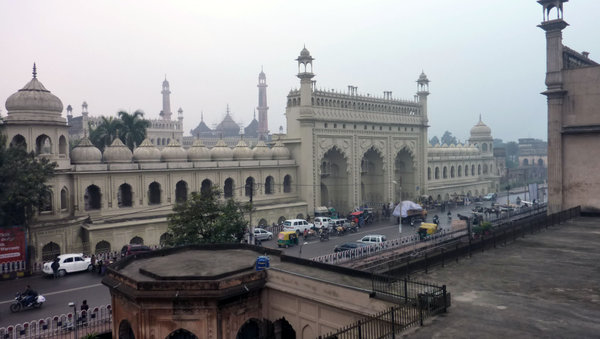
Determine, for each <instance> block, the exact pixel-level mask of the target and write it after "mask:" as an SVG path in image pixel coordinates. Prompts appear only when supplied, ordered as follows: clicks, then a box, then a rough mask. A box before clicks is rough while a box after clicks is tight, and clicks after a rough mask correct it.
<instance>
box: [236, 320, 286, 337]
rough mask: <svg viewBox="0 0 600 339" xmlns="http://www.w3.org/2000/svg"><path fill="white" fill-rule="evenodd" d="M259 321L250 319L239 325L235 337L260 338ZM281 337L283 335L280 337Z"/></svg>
mask: <svg viewBox="0 0 600 339" xmlns="http://www.w3.org/2000/svg"><path fill="white" fill-rule="evenodd" d="M260 327H261V326H260V324H259V321H258V320H256V319H250V320H248V321H246V322H245V323H244V324H243V325H242V327H240V329H239V331H238V333H237V335H236V337H235V338H236V339H254V338H261V335H260V334H261V333H260V332H261V331H260ZM282 338H283V337H282Z"/></svg>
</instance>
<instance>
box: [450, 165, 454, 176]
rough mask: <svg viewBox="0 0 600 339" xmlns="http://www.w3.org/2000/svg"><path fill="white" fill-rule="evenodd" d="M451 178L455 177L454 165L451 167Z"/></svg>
mask: <svg viewBox="0 0 600 339" xmlns="http://www.w3.org/2000/svg"><path fill="white" fill-rule="evenodd" d="M450 178H454V166H452V167H450Z"/></svg>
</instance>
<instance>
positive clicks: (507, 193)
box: [506, 185, 510, 205]
mask: <svg viewBox="0 0 600 339" xmlns="http://www.w3.org/2000/svg"><path fill="white" fill-rule="evenodd" d="M506 204H507V205H509V204H510V185H506Z"/></svg>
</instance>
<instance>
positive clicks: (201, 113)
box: [200, 111, 204, 122]
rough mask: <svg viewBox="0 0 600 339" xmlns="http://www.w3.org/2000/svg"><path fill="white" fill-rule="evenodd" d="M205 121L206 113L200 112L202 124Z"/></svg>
mask: <svg viewBox="0 0 600 339" xmlns="http://www.w3.org/2000/svg"><path fill="white" fill-rule="evenodd" d="M203 121H204V111H200V122H203Z"/></svg>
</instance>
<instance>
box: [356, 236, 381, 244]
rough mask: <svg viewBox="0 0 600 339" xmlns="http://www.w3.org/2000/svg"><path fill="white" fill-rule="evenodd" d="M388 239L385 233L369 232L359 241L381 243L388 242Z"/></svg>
mask: <svg viewBox="0 0 600 339" xmlns="http://www.w3.org/2000/svg"><path fill="white" fill-rule="evenodd" d="M386 241H387V238H386V237H385V235H383V234H367V235H365V236H364V237H362V238H361V239H360V240H357V242H362V243H365V244H380V243H382V242H386Z"/></svg>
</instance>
